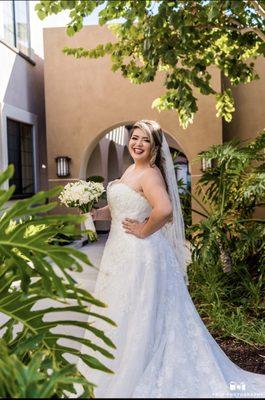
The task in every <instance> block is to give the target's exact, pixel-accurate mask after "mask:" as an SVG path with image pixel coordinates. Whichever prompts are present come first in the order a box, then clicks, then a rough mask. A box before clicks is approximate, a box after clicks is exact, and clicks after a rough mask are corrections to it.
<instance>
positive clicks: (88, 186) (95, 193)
mask: <svg viewBox="0 0 265 400" xmlns="http://www.w3.org/2000/svg"><path fill="white" fill-rule="evenodd" d="M104 192H105V189H104V186H103V185H102V183H99V182H93V181H89V182H86V181H82V180H79V181H77V182H71V183H67V185H65V187H64V189H63V190H62V192H61V193H60V195H59V197H58V198H59V200H60V202H61V203H62V204H64V205H65V206H66V207H75V208H79V209H80V210H81V211H82V212H83V213H88V212H90V210H91V208H92V207H93V205H94V203H95V202H97V201H98V199H99V198H100V197H101V196H102V194H103V193H104Z"/></svg>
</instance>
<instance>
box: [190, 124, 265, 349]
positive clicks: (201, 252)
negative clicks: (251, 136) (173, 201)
mask: <svg viewBox="0 0 265 400" xmlns="http://www.w3.org/2000/svg"><path fill="white" fill-rule="evenodd" d="M264 149H265V131H263V132H260V134H259V135H258V137H257V138H256V139H255V140H254V141H252V142H250V143H247V144H246V143H244V142H240V141H239V140H233V141H231V142H227V143H225V144H223V145H215V146H212V147H211V148H210V149H209V150H208V151H205V152H204V153H203V154H201V155H200V156H199V158H202V157H205V158H206V160H208V161H209V160H213V161H215V162H214V166H213V168H209V169H208V170H207V171H206V172H205V173H204V174H203V176H202V177H201V178H200V180H199V182H198V184H197V193H198V194H200V195H201V196H202V203H199V201H198V199H196V201H197V202H198V203H199V204H200V205H201V209H202V211H201V215H203V214H204V216H205V218H204V219H203V220H202V221H200V222H199V223H197V224H195V225H193V226H192V227H190V229H189V232H190V237H191V242H192V264H191V267H190V274H189V279H190V290H191V293H192V297H193V299H194V301H195V303H196V305H197V307H198V308H199V310H200V313H201V315H203V316H204V317H205V319H206V321H207V324H208V326H209V327H211V328H212V329H213V330H214V331H215V332H216V334H218V335H221V336H227V335H228V336H229V335H230V336H231V335H232V336H234V337H236V338H238V339H241V340H245V341H247V342H248V343H252V344H253V343H259V344H263V345H264V343H265V324H264V316H265V302H264V292H265V269H264V265H265V246H264V243H265V224H264V222H265V220H264V219H261V218H259V219H258V218H255V216H254V213H255V211H256V210H257V208H258V207H264V205H265V201H264V200H265V179H264V178H265V163H264V161H265V153H264ZM223 272H229V274H224V273H223Z"/></svg>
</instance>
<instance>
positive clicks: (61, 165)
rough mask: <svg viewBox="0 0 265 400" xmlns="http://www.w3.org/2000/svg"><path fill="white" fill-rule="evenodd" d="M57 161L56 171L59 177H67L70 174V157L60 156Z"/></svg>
mask: <svg viewBox="0 0 265 400" xmlns="http://www.w3.org/2000/svg"><path fill="white" fill-rule="evenodd" d="M55 161H56V173H57V176H58V177H59V178H65V177H67V176H69V175H70V168H69V165H70V161H71V158H70V157H66V156H60V157H56V158H55Z"/></svg>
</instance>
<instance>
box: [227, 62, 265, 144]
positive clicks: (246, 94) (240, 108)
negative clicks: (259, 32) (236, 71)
mask: <svg viewBox="0 0 265 400" xmlns="http://www.w3.org/2000/svg"><path fill="white" fill-rule="evenodd" d="M253 61H254V62H255V64H256V66H255V71H256V72H257V73H258V75H259V76H260V79H258V80H255V81H253V82H251V83H248V84H240V85H238V86H236V87H233V86H231V85H229V83H228V80H227V79H226V78H223V84H224V87H230V88H231V89H232V93H233V96H234V99H235V112H234V113H233V119H232V121H231V122H230V123H224V140H225V141H227V140H231V139H232V138H233V137H238V138H240V139H242V140H245V139H253V138H255V137H256V136H257V133H258V132H259V131H261V130H262V129H264V128H265V111H264V110H265V58H259V59H257V60H253Z"/></svg>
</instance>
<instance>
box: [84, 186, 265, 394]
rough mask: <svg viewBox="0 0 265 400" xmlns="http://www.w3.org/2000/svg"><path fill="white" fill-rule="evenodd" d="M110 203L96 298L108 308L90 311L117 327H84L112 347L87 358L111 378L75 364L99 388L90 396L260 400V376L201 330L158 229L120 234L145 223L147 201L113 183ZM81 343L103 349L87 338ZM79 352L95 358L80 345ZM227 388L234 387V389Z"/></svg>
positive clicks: (264, 386)
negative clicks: (127, 222)
mask: <svg viewBox="0 0 265 400" xmlns="http://www.w3.org/2000/svg"><path fill="white" fill-rule="evenodd" d="M114 182H115V183H114ZM107 200H108V204H109V207H110V211H111V217H112V220H111V229H110V233H109V236H108V240H107V242H106V245H105V248H104V252H103V256H102V259H101V264H100V270H99V274H98V278H97V282H96V287H95V292H94V295H95V297H97V298H99V299H100V300H102V301H103V302H104V303H106V304H107V305H108V307H107V308H105V309H102V310H101V309H98V307H96V306H92V308H91V311H93V312H98V313H102V314H103V315H106V316H108V317H109V318H111V319H112V320H113V321H115V322H116V324H117V327H113V326H111V325H109V324H107V323H106V322H105V321H103V320H99V319H95V318H93V317H90V318H89V322H90V323H93V324H95V326H96V327H97V328H98V329H101V330H103V331H104V332H105V333H106V335H107V336H109V337H110V339H111V340H112V341H113V342H114V344H115V345H116V350H115V351H114V352H113V354H114V356H115V359H114V360H112V359H108V358H106V357H105V356H103V355H102V354H101V353H99V352H98V351H95V353H94V354H92V355H94V356H95V357H96V358H98V359H99V360H100V361H101V362H102V363H103V364H104V365H106V366H107V367H109V368H110V369H111V370H112V371H114V372H115V373H114V374H106V373H103V372H101V371H97V370H94V369H91V368H88V367H86V366H85V365H83V364H82V363H80V364H78V367H79V370H80V372H81V373H82V374H83V375H85V376H86V377H87V379H88V380H89V381H91V382H94V383H96V384H98V387H97V388H96V389H95V396H96V397H99V398H115V397H116V398H122V397H123V398H167V397H169V398H182V397H183V398H188V397H193V398H200V397H201V398H202V397H206V398H214V397H217V398H220V397H237V398H238V397H255V398H262V397H265V377H264V376H263V375H258V374H254V373H249V372H246V371H244V370H242V369H241V368H239V367H238V366H237V365H235V364H234V363H232V361H230V360H229V358H228V357H227V356H226V354H225V353H224V352H223V351H222V349H221V348H220V347H219V346H218V344H217V343H216V342H215V340H214V339H213V338H212V336H211V335H210V333H209V332H208V330H207V329H206V327H205V325H204V323H203V321H202V320H201V318H200V316H199V314H198V313H197V310H196V308H195V306H194V304H193V302H192V299H191V297H190V295H189V292H188V289H187V287H186V284H185V282H184V278H183V274H182V271H181V268H180V267H179V266H178V264H177V259H176V257H175V254H174V252H173V251H172V249H171V247H170V245H169V244H168V242H167V240H166V239H165V237H164V235H163V234H162V230H161V229H160V230H158V231H157V232H155V233H153V234H152V235H150V236H148V237H146V238H144V239H140V238H137V237H135V236H134V235H131V234H127V233H126V232H125V230H124V229H123V227H122V220H123V219H124V218H126V217H128V218H133V219H137V220H139V221H143V220H144V219H145V218H146V217H148V216H149V214H150V212H151V210H152V207H151V205H150V204H149V202H148V201H147V199H146V198H145V197H143V196H142V195H141V194H140V193H139V192H137V191H135V190H134V189H133V188H131V187H130V186H129V185H127V184H125V183H123V182H120V181H119V182H117V180H116V181H112V182H110V183H109V185H108V187H107ZM86 338H88V339H91V340H92V341H93V342H94V343H96V344H97V345H98V346H102V345H103V342H102V340H101V339H100V338H96V337H95V336H94V335H93V334H92V333H91V332H90V333H87V334H86ZM82 351H83V352H86V353H89V354H91V353H93V351H92V350H91V349H88V348H86V347H85V346H84V347H83V348H82ZM231 382H236V383H237V384H238V385H239V386H238V387H239V389H236V390H231V388H230V385H231ZM242 382H244V384H245V390H244V391H242V390H240V383H242ZM246 394H248V396H247V395H246Z"/></svg>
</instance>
